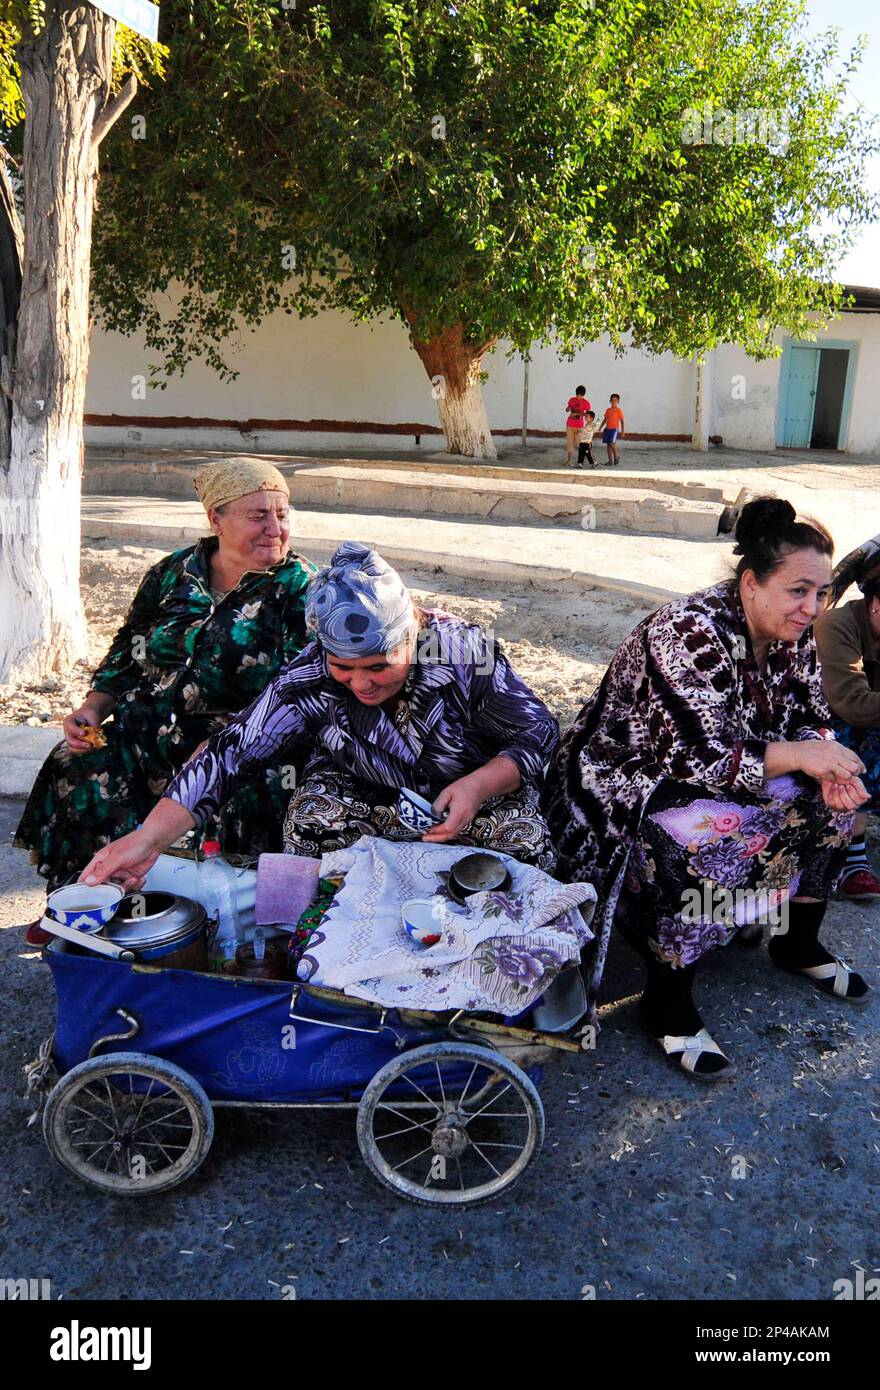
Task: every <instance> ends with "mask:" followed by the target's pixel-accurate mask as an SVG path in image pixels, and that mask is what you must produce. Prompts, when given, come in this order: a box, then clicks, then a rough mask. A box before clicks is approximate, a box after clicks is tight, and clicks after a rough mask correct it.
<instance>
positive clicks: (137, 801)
mask: <svg viewBox="0 0 880 1390" xmlns="http://www.w3.org/2000/svg"><path fill="white" fill-rule="evenodd" d="M217 545H218V542H217V540H216V538H211V539H209V540H203V541H199V542H198V543H197V544H196V545H194V546H189V547H187V548H186V549H183V550H178V551H175V552H174V553H173V554H172V555H168V556H166V557H165V558H164V559H162V560H160V561H159V563H158V564H156V565H153V566H152V568H151V569H149V570H148V571H147V573H146V575H145V576H144V579H143V581H142V583H141V585H140V588H139V589H138V591H137V593H136V595H135V597H134V599H133V601H132V604H131V607H130V608H129V611H128V614H127V615H126V619H125V622H124V623H123V625H122V626H121V627H120V629H119V631H118V632H117V634H116V636H115V637H114V639H113V642H112V644H111V646H110V650H109V651H108V653H107V655H106V657H105V658H104V660H103V661H102V662H101V664H100V666H99V667H98V669H97V671H96V672H95V674H94V676H93V678H92V681H91V689H93V690H101V691H106V692H109V693H110V694H112V695H114V696H115V697H116V700H117V704H116V708H115V710H114V712H113V714H112V715H111V717H110V718H109V719H108V720H105V722H104V724H103V725H102V729H103V732H104V734H105V736H106V739H107V746H106V748H101V749H95V750H93V751H91V752H89V753H78V754H73V753H71V752H70V751H69V749H68V748H67V745H66V744H65V743H60V744H59V745H58V746H57V747H56V748H55V749H53V751H52V752H51V753H50V755H49V757H48V759H47V760H46V762H45V763H44V765H43V767H42V769H41V771H40V773H39V775H38V777H37V780H36V783H35V784H34V787H33V790H32V792H31V795H30V798H29V800H28V803H27V806H26V808H25V811H24V814H23V817H22V820H21V824H20V825H19V827H18V830H17V832H16V837H15V841H14V843H15V844H16V845H18V846H19V847H21V848H26V849H29V850H30V851H31V857H32V859H33V861H34V862H35V863H36V864H37V867H38V870H39V872H40V873H41V874H42V875H43V876H44V877H46V878H48V879H49V881H50V884H51V885H52V886H53V887H54V886H55V885H56V884H58V883H63V882H66V881H68V880H69V879H70V878H75V877H76V875H77V874H78V873H79V872H80V870H81V869H83V868H84V867H85V865H86V864H87V863H88V861H89V859H90V858H91V857H92V855H93V854H94V853H95V851H96V850H97V849H98V848H100V846H101V845H105V844H108V843H109V841H110V840H113V839H116V838H117V837H118V836H120V835H124V834H126V833H127V832H128V831H130V830H133V829H134V828H135V826H136V825H138V824H139V822H140V821H142V820H143V819H144V817H145V816H146V815H147V814H148V813H149V811H150V810H151V809H152V807H153V806H154V805H155V803H156V801H157V800H158V799H159V797H160V796H162V795H163V794H164V792H165V790H166V788H167V786H168V783H169V782H170V781H171V780H172V778H173V777H174V775H175V774H176V773H177V771H178V770H179V768H180V767H181V765H182V764H183V763H184V761H185V760H186V759H187V758H188V757H189V756H190V754H191V753H192V751H193V749H194V748H196V747H197V746H198V744H199V743H201V742H202V740H203V739H206V738H209V737H210V736H211V734H213V733H216V732H217V731H218V730H219V729H222V728H223V727H224V725H225V724H226V723H227V721H228V719H229V717H230V715H231V714H234V713H235V712H236V711H238V710H240V709H241V708H242V707H243V706H244V705H248V704H250V703H251V701H252V700H253V699H254V697H255V696H257V695H259V693H260V691H262V690H263V689H264V688H265V686H266V684H267V683H268V682H269V681H270V680H271V679H272V678H273V676H275V675H276V674H277V673H278V671H279V670H280V669H281V668H282V666H284V665H285V664H286V663H287V662H288V661H290V660H291V659H292V658H293V657H295V656H296V655H297V654H298V652H299V651H300V650H301V648H302V646H303V644H304V642H305V636H306V634H305V620H304V616H303V607H304V596H305V590H306V587H307V585H308V582H309V579H310V577H311V575H312V574H313V573H314V569H315V567H314V566H313V565H312V564H311V563H310V562H309V561H307V560H303V559H301V558H300V557H299V556H297V555H292V554H291V555H288V556H287V557H286V559H284V560H283V561H281V562H280V563H279V564H277V565H273V566H272V568H271V569H268V570H252V571H249V572H248V573H247V574H245V575H244V576H243V577H242V579H241V580H240V582H239V583H238V584H237V585H236V587H235V588H234V589H232V590H230V592H229V593H228V594H227V595H226V596H225V597H224V598H223V599H222V600H221V601H220V602H217V601H216V600H215V599H214V598H213V596H212V594H211V588H210V573H211V571H210V560H211V556H212V554H213V553H214V552H215V551H216V549H217ZM291 761H293V759H291ZM289 795H290V780H289V779H288V780H287V781H286V785H285V779H284V778H283V777H282V776H280V775H279V773H278V770H277V769H276V768H274V767H272V766H271V765H270V766H268V767H267V768H266V769H265V770H263V769H261V770H260V772H259V773H257V774H256V775H254V776H252V777H250V778H249V779H247V781H246V782H245V783H243V784H242V785H240V786H239V788H238V791H237V795H236V799H235V800H234V801H233V802H231V803H230V804H229V805H228V806H226V807H225V808H224V810H223V812H222V814H221V816H220V818H219V833H220V837H221V843H222V844H223V847H224V851H225V852H227V853H239V854H257V853H259V852H260V851H261V850H268V849H280V848H281V844H280V839H281V822H282V820H283V816H284V811H285V807H286V803H287V800H288V798H289Z"/></svg>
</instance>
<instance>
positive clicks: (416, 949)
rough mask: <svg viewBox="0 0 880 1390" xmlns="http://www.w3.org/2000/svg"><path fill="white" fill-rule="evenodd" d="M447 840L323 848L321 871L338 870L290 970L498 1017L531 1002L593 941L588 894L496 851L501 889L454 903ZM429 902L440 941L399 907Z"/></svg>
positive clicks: (458, 853)
mask: <svg viewBox="0 0 880 1390" xmlns="http://www.w3.org/2000/svg"><path fill="white" fill-rule="evenodd" d="M468 853H469V851H468V850H467V849H462V848H461V847H459V846H455V845H427V844H423V843H422V842H420V841H410V842H404V843H398V844H394V843H392V842H391V841H389V840H385V839H378V838H375V837H372V836H364V837H363V838H362V839H360V840H358V841H357V842H356V843H355V844H354V845H352V846H351V847H350V848H349V849H343V850H336V851H334V852H333V853H332V854H325V855H324V857H323V859H322V860H321V876H322V877H324V878H327V877H336V876H337V875H340V874H342V875H344V882H343V884H342V887H341V888H340V889H339V891H338V892H337V893H336V895H335V897H334V898H333V901H332V903H331V904H330V906H329V908H328V910H327V911H326V912H325V914H324V916H323V917H322V919H321V922H320V925H319V927H318V930H317V931H316V932H315V933H314V935H313V936H312V937H311V938H310V940H309V941H308V943H307V945H306V949H305V953H304V954H303V955H302V956H301V958H300V960H299V964H298V966H297V975H298V976H299V978H300V979H302V980H309V981H311V982H312V983H314V984H317V985H326V986H327V987H329V988H333V989H342V990H344V991H345V993H346V994H352V995H355V996H357V997H358V998H360V999H370V1000H373V1001H374V1002H375V1003H378V1004H386V1005H389V1006H393V1005H395V1004H397V1005H401V1006H405V1007H408V1008H413V1009H441V1010H445V1009H468V1010H475V1009H480V1010H483V1009H485V1010H488V1011H490V1012H492V1013H498V1014H502V1015H505V1016H512V1015H515V1014H518V1013H520V1012H522V1011H523V1010H524V1009H526V1008H529V1007H530V1006H531V1005H532V1004H534V1003H535V1002H536V1001H537V999H538V998H539V996H540V995H541V994H543V993H544V991H545V990H546V989H547V987H548V985H550V984H551V983H552V981H553V980H554V979H555V978H556V976H557V975H558V974H559V972H560V970H561V969H563V967H564V966H565V965H568V964H571V963H572V962H574V961H576V960H577V959H578V956H579V954H580V950H581V947H582V946H583V945H584V943H585V942H586V941H588V940H589V939H590V936H591V934H592V933H591V931H590V927H589V921H590V918H591V916H592V912H593V904H594V902H595V896H596V895H595V893H594V892H593V889H592V888H591V887H590V886H589V884H580V883H578V884H562V883H558V882H556V880H554V879H552V878H549V877H548V875H547V874H545V873H542V872H541V870H540V869H536V868H533V867H531V866H530V865H526V864H521V863H519V862H517V861H516V860H514V859H509V858H504V859H503V862H504V863H505V865H506V866H507V868H508V870H509V872H510V875H511V880H512V882H511V886H510V888H509V890H508V891H507V892H506V893H475V894H474V895H473V896H472V897H470V898H468V899H467V901H466V904H465V905H464V906H462V905H461V904H459V903H456V902H454V901H453V900H452V899H451V898H450V897H449V896H448V893H447V891H446V879H447V876H448V874H449V871H450V869H451V868H452V866H453V864H454V863H455V862H456V860H458V859H461V858H462V857H463V856H464V855H466V854H468ZM412 897H422V898H424V897H430V898H434V899H435V901H436V903H437V920H438V932H439V933H440V936H441V939H440V941H438V942H437V944H436V945H434V946H431V947H429V948H424V947H422V946H420V945H418V944H417V943H416V942H414V941H412V940H411V939H410V937H409V936H408V935H407V933H406V930H405V928H404V926H403V922H402V920H401V915H400V914H401V907H402V905H403V903H404V902H405V901H406V900H407V899H408V898H412Z"/></svg>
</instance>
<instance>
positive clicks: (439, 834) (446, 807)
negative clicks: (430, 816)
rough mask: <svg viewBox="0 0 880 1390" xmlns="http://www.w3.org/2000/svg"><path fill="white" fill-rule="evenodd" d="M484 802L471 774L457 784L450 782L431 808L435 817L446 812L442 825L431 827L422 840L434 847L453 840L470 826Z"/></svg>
mask: <svg viewBox="0 0 880 1390" xmlns="http://www.w3.org/2000/svg"><path fill="white" fill-rule="evenodd" d="M485 800H486V796H485V793H484V792H483V791H482V790H481V788H480V786H479V783H478V782H477V781H476V780H475V778H474V777H473V776H472V775H471V774H468V776H467V777H459V779H458V781H457V782H450V784H449V786H448V787H444V788H443V790H442V792H441V793H440V795H439V796H438V797H437V800H436V801H435V802H434V808H433V809H434V814H435V815H437V816H442V815H443V813H444V811H445V812H447V815H446V819H445V820H444V822H443V824H442V825H432V826H431V829H430V830H426V831H425V833H424V835H423V836H422V839H423V840H427V841H429V842H430V843H431V844H435V845H437V844H444V843H445V842H446V841H447V840H454V839H455V837H456V835H457V834H458V833H459V831H460V830H463V829H464V827H465V826H466V825H469V824H470V822H471V821H472V820H473V818H474V816H475V815H476V814H477V812H478V811H479V809H480V807H481V806H482V804H483V802H484V801H485Z"/></svg>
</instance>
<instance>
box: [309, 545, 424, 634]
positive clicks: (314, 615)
mask: <svg viewBox="0 0 880 1390" xmlns="http://www.w3.org/2000/svg"><path fill="white" fill-rule="evenodd" d="M306 625H307V627H308V629H309V631H310V632H311V633H313V634H314V635H315V636H317V637H318V638H319V640H320V642H321V646H322V647H323V648H324V650H325V651H326V652H330V653H332V655H333V656H337V657H355V658H359V657H362V656H375V655H376V654H377V653H385V652H393V651H395V650H396V649H397V648H398V647H400V646H401V645H402V644H403V643H405V642H406V641H407V639H408V638H409V637H411V636H412V635H413V634H414V631H415V629H416V626H417V624H416V619H415V612H414V609H413V601H412V599H411V598H410V596H409V592H408V590H407V588H406V586H405V585H404V583H403V580H402V579H401V577H400V575H399V574H398V573H397V571H396V570H394V569H392V568H391V566H390V565H389V564H388V562H387V561H386V560H383V559H382V556H381V555H379V554H377V552H376V551H375V550H369V549H368V548H367V546H365V545H361V544H360V543H359V542H358V541H343V542H342V545H341V546H340V547H339V549H338V550H337V551H336V554H335V555H334V556H333V559H332V560H331V561H330V564H329V565H328V566H327V568H326V569H322V570H321V571H320V572H319V573H318V574H316V575H315V577H314V579H313V580H312V582H311V584H310V585H309V592H308V597H307V600H306Z"/></svg>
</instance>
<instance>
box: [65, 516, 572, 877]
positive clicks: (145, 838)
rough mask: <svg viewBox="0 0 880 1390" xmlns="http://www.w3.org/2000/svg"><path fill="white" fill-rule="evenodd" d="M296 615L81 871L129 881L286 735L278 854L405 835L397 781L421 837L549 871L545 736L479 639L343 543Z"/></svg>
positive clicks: (543, 711)
mask: <svg viewBox="0 0 880 1390" xmlns="http://www.w3.org/2000/svg"><path fill="white" fill-rule="evenodd" d="M305 617H306V626H307V629H309V630H310V631H311V634H312V636H313V639H314V640H313V641H312V642H310V643H309V645H308V646H307V647H306V648H305V649H304V651H303V652H302V653H301V655H300V656H299V657H297V658H296V660H294V661H292V662H291V663H290V665H289V666H287V667H286V668H285V669H284V671H283V672H282V673H281V674H280V675H279V676H278V678H277V679H276V680H275V681H274V682H273V683H272V685H271V686H270V687H269V688H268V689H267V690H266V692H265V693H264V695H263V696H262V697H261V698H260V699H259V700H257V701H256V702H255V703H254V704H253V705H251V707H250V709H248V710H246V711H245V712H244V713H243V714H242V715H241V716H240V717H239V718H238V719H237V720H233V721H232V722H231V723H230V724H229V725H228V727H227V728H226V729H225V730H224V731H223V733H222V734H220V735H218V737H217V738H216V739H214V738H212V739H211V740H210V741H209V743H208V745H207V747H206V748H205V750H204V751H203V752H202V753H201V754H200V755H199V756H198V757H195V758H193V760H192V761H191V762H190V763H188V764H187V766H186V767H185V768H184V769H182V771H181V773H180V775H179V777H177V779H176V780H175V782H174V784H173V785H172V786H171V787H169V789H168V792H167V793H166V796H165V798H164V799H163V800H162V802H161V803H160V805H159V807H158V808H157V810H156V811H155V812H154V813H153V814H152V815H150V816H148V817H147V820H146V821H145V823H144V825H143V826H142V828H141V830H138V831H136V832H135V833H134V835H131V836H127V837H126V840H127V841H129V842H130V843H129V844H128V845H126V840H121V841H117V842H116V843H115V844H113V845H109V846H107V847H106V849H103V850H101V852H100V854H99V855H98V856H96V860H95V861H93V862H92V864H90V865H89V866H88V868H87V870H86V874H87V875H91V876H92V879H93V881H95V882H103V881H104V880H105V879H106V878H108V877H110V876H111V875H112V876H114V877H118V878H121V879H123V880H125V881H126V886H129V887H130V886H132V885H133V884H134V883H135V882H136V881H137V879H138V878H139V877H140V876H141V875H142V874H143V873H145V872H146V869H148V868H149V867H150V864H151V863H152V862H154V861H155V856H156V855H157V854H158V853H159V852H160V851H161V850H162V849H163V848H166V847H167V845H169V844H171V843H173V841H174V840H175V839H176V838H177V836H178V835H180V834H181V833H182V832H181V829H180V828H179V827H180V826H183V827H184V828H186V827H187V826H189V825H191V824H193V823H196V824H200V823H201V822H202V821H203V820H204V819H205V818H206V817H207V816H208V815H210V814H211V813H212V808H214V809H215V808H216V807H217V806H218V805H222V804H223V802H224V801H225V800H226V799H227V797H228V796H229V795H230V794H231V791H232V789H233V788H234V786H235V784H236V782H237V780H238V778H239V777H240V776H242V775H244V774H250V773H251V771H252V770H254V769H256V768H257V767H260V766H262V765H264V764H267V763H268V764H270V765H273V766H275V767H279V766H283V764H284V758H285V751H286V749H287V748H288V747H289V746H290V744H291V742H292V741H293V740H300V739H301V740H302V741H303V742H305V743H307V744H308V746H309V747H310V748H311V749H312V750H313V751H312V752H311V753H310V754H309V756H308V760H307V762H306V766H305V771H304V774H303V778H302V780H301V781H300V782H299V783H298V784H297V786H296V790H295V792H294V794H293V796H292V797H291V801H290V806H289V808H288V812H287V819H286V822H285V827H284V838H285V849H286V850H288V851H289V852H290V853H293V854H306V855H321V854H324V853H325V852H327V851H329V850H333V849H343V848H346V847H347V846H348V845H351V844H353V843H354V841H355V840H357V839H359V838H360V836H361V835H381V836H384V837H386V838H390V839H413V838H415V837H416V836H417V835H418V832H417V831H414V830H412V829H410V828H408V827H407V826H406V825H405V824H404V823H403V822H402V821H401V820H400V818H399V816H398V811H397V803H398V798H399V795H400V792H401V790H402V789H403V788H408V789H409V790H411V791H415V792H417V793H418V794H419V795H420V796H422V797H424V798H426V799H427V800H428V801H430V802H431V803H432V804H433V809H434V813H435V815H437V816H438V817H440V818H441V819H440V822H439V823H438V824H437V825H435V826H433V827H432V828H431V829H429V830H427V831H426V832H425V834H424V835H423V836H422V838H423V839H425V840H427V841H429V842H431V843H444V842H445V843H448V842H452V841H454V842H455V843H456V844H465V845H480V846H482V847H486V848H491V849H496V850H502V851H504V852H505V853H508V854H511V855H514V856H515V857H516V858H518V859H521V860H523V861H524V862H526V863H531V864H536V865H537V866H538V867H539V868H542V869H548V870H552V868H553V865H554V863H555V852H554V850H553V848H552V845H551V842H550V837H549V833H548V830H547V825H546V823H545V821H544V819H543V816H542V815H541V813H540V810H539V790H540V786H541V783H542V781H543V777H544V769H545V767H546V765H547V763H548V761H549V760H550V758H551V757H552V755H553V753H554V751H555V749H556V746H557V743H558V741H559V730H558V727H557V724H556V720H555V719H554V718H553V717H552V715H551V714H550V712H549V710H548V709H547V708H546V706H545V705H544V704H543V703H542V702H541V701H540V700H539V699H538V697H537V696H536V695H535V694H534V693H533V692H532V691H531V690H530V689H529V688H528V686H526V685H525V683H524V682H523V681H522V680H520V678H519V677H518V676H517V675H516V673H515V672H514V671H513V670H512V669H511V666H510V664H509V662H508V661H507V659H506V657H505V656H504V655H503V653H502V652H501V649H500V647H499V646H498V644H497V643H496V642H495V640H494V637H493V635H492V633H491V632H485V631H483V629H482V628H480V627H478V626H476V625H475V624H469V623H465V622H462V621H461V620H460V619H458V618H454V617H452V616H451V615H450V614H449V613H443V612H440V611H430V612H428V611H425V610H423V609H421V608H417V607H416V605H415V604H414V603H413V600H412V597H411V595H410V594H409V592H408V591H407V589H406V586H405V585H404V583H403V581H402V580H401V578H400V575H399V574H397V572H396V571H395V570H394V569H392V568H391V566H390V565H389V564H388V563H387V562H386V561H385V560H383V559H382V557H381V556H380V555H378V554H377V553H376V552H375V551H374V550H370V549H368V548H367V547H366V546H364V545H361V544H359V543H358V542H356V541H345V542H344V543H343V544H342V545H341V546H340V547H339V549H338V550H337V551H336V553H335V554H334V556H333V558H332V560H331V562H330V564H329V565H328V566H327V567H326V568H325V569H323V570H322V571H321V572H320V573H319V574H318V575H316V576H315V578H314V580H313V581H312V583H311V585H310V588H309V593H308V597H307V601H306V612H305ZM131 842H133V843H131ZM98 861H100V862H98Z"/></svg>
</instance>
